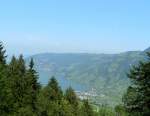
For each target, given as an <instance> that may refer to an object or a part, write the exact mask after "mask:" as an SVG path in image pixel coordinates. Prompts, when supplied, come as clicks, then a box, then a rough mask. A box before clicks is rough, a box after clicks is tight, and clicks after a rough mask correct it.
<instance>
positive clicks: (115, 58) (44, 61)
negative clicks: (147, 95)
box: [26, 51, 145, 106]
mask: <svg viewBox="0 0 150 116" xmlns="http://www.w3.org/2000/svg"><path fill="white" fill-rule="evenodd" d="M141 53H142V52H140V51H133V52H125V53H120V54H84V53H81V54H55V53H54V54H53V53H49V54H48V53H47V54H38V55H34V56H32V57H33V58H34V60H35V68H36V69H37V71H38V72H39V75H40V78H39V80H40V82H42V83H43V84H45V83H46V82H48V79H49V76H53V75H55V76H56V77H60V78H62V77H65V79H66V78H67V80H69V81H71V82H73V83H74V82H75V83H77V86H78V84H79V85H83V86H84V87H85V88H86V89H91V88H94V89H96V92H97V94H98V95H99V96H98V97H97V98H94V99H93V101H95V102H97V103H99V104H110V105H111V106H114V105H116V104H118V103H121V98H122V95H123V94H124V92H125V91H126V89H127V87H128V86H129V84H130V81H129V79H128V78H127V76H126V73H127V72H128V71H129V69H130V67H131V65H133V64H137V63H138V61H139V60H141V59H144V58H145V56H144V55H143V54H141ZM26 61H27V62H28V63H29V59H26ZM116 95H117V96H116ZM103 96H104V97H103Z"/></svg>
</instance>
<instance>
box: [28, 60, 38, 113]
mask: <svg viewBox="0 0 150 116" xmlns="http://www.w3.org/2000/svg"><path fill="white" fill-rule="evenodd" d="M25 82H26V87H27V90H26V91H27V94H26V97H27V98H26V99H27V101H29V104H30V105H31V108H32V110H33V111H36V102H37V95H38V93H39V90H40V84H39V83H38V75H37V72H36V71H35V70H34V61H33V58H31V61H30V64H29V69H28V71H27V74H26V77H25Z"/></svg>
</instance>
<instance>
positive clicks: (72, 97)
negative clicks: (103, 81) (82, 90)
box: [65, 87, 79, 116]
mask: <svg viewBox="0 0 150 116" xmlns="http://www.w3.org/2000/svg"><path fill="white" fill-rule="evenodd" d="M65 99H66V100H67V101H68V102H69V104H70V105H71V106H72V111H73V112H72V113H73V114H74V115H75V116H77V115H78V111H79V106H78V105H79V103H78V101H79V100H78V98H77V96H76V94H75V92H74V90H73V89H72V88H71V87H69V88H68V89H67V90H66V93H65Z"/></svg>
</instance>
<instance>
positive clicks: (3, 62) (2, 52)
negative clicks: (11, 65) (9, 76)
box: [0, 42, 6, 64]
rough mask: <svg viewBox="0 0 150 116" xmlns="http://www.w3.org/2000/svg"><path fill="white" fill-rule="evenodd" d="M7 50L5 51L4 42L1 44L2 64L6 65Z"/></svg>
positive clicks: (0, 58) (0, 61)
mask: <svg viewBox="0 0 150 116" xmlns="http://www.w3.org/2000/svg"><path fill="white" fill-rule="evenodd" d="M5 52H6V50H4V47H3V44H2V42H0V63H1V64H6V56H5Z"/></svg>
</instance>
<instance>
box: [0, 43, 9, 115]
mask: <svg viewBox="0 0 150 116" xmlns="http://www.w3.org/2000/svg"><path fill="white" fill-rule="evenodd" d="M6 80H7V65H6V55H5V50H4V47H3V45H2V42H0V114H1V115H6V114H7V112H9V105H8V104H7V102H8V101H7V87H6V85H7V83H6Z"/></svg>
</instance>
